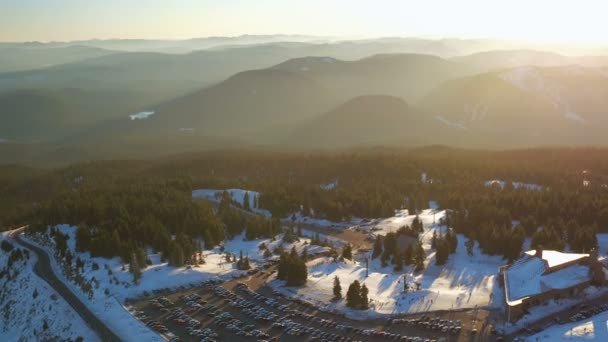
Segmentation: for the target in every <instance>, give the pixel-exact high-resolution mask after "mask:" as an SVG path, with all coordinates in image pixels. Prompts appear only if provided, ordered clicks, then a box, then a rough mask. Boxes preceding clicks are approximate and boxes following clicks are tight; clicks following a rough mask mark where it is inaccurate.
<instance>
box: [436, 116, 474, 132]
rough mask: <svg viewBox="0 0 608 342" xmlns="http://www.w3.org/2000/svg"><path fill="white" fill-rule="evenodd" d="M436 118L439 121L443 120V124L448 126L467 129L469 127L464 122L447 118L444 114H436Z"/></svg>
mask: <svg viewBox="0 0 608 342" xmlns="http://www.w3.org/2000/svg"><path fill="white" fill-rule="evenodd" d="M435 119H437V120H438V121H439V122H441V123H442V124H444V125H446V126H451V127H455V128H459V129H467V127H466V126H465V125H464V123H462V122H452V121H450V120H448V119H446V118H444V117H443V116H439V115H437V116H435Z"/></svg>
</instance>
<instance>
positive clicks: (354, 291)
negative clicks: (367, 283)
mask: <svg viewBox="0 0 608 342" xmlns="http://www.w3.org/2000/svg"><path fill="white" fill-rule="evenodd" d="M346 306H348V307H350V308H353V309H358V308H359V306H361V285H360V284H359V281H358V280H355V281H353V283H352V284H350V286H349V287H348V291H346Z"/></svg>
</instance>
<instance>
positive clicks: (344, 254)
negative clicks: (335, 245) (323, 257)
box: [342, 243, 353, 260]
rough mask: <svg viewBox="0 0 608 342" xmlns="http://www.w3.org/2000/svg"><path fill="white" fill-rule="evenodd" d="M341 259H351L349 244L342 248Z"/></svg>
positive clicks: (351, 250)
mask: <svg viewBox="0 0 608 342" xmlns="http://www.w3.org/2000/svg"><path fill="white" fill-rule="evenodd" d="M342 257H343V258H344V259H348V260H352V259H353V247H352V246H351V245H350V243H348V244H346V246H344V248H343V249H342Z"/></svg>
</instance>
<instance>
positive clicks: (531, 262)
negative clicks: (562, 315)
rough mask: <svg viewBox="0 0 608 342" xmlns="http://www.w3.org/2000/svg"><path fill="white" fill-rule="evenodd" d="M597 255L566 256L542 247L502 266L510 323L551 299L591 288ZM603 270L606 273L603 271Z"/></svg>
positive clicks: (592, 253) (565, 296)
mask: <svg viewBox="0 0 608 342" xmlns="http://www.w3.org/2000/svg"><path fill="white" fill-rule="evenodd" d="M597 263H598V261H597V253H596V252H595V251H592V252H591V254H576V253H562V252H558V251H551V250H546V251H544V250H543V249H542V247H540V246H539V248H537V249H536V250H532V251H528V252H525V253H524V255H523V257H522V258H520V259H519V260H517V261H516V262H514V263H513V264H510V265H506V266H503V267H501V269H500V272H499V273H500V275H501V277H502V284H503V286H504V288H505V302H506V307H507V320H508V321H511V322H513V321H517V320H518V319H519V318H520V317H521V316H523V315H524V314H525V313H526V312H527V309H528V308H530V307H532V306H536V305H540V304H542V303H544V302H546V301H548V300H551V299H561V298H569V297H572V296H575V295H576V294H578V293H579V292H580V291H582V290H584V289H585V288H587V287H588V286H589V285H591V283H592V281H593V279H594V272H596V270H597V268H596V267H594V266H596V265H595V264H597ZM600 271H601V272H603V270H601V268H600Z"/></svg>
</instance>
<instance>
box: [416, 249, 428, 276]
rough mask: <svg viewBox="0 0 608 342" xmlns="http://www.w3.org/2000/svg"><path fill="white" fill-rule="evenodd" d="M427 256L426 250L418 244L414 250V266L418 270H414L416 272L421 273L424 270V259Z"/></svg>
mask: <svg viewBox="0 0 608 342" xmlns="http://www.w3.org/2000/svg"><path fill="white" fill-rule="evenodd" d="M425 257H426V255H425V254H424V249H423V248H422V244H421V243H420V242H418V245H417V246H416V248H415V249H414V264H415V265H416V268H415V269H414V270H415V271H416V272H420V271H422V270H423V269H424V258H425Z"/></svg>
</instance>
